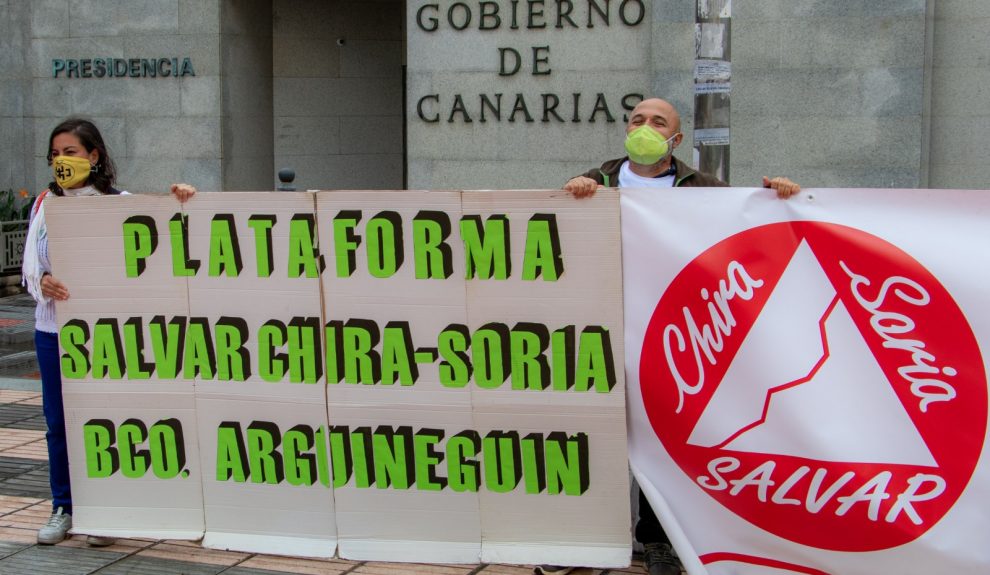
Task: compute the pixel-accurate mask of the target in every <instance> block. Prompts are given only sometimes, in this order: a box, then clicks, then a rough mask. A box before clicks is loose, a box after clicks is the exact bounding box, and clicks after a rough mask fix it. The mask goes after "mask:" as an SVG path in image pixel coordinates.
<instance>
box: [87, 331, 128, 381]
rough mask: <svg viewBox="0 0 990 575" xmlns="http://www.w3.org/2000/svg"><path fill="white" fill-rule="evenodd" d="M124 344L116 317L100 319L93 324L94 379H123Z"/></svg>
mask: <svg viewBox="0 0 990 575" xmlns="http://www.w3.org/2000/svg"><path fill="white" fill-rule="evenodd" d="M124 369H125V367H124V344H123V343H121V341H120V331H119V330H118V329H117V320H116V319H100V320H97V321H96V324H95V325H94V326H93V379H103V378H104V377H109V378H110V379H123V377H124Z"/></svg>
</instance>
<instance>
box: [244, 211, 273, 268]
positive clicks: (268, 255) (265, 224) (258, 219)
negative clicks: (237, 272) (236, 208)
mask: <svg viewBox="0 0 990 575" xmlns="http://www.w3.org/2000/svg"><path fill="white" fill-rule="evenodd" d="M275 220H276V218H275V214H266V215H253V216H251V217H250V218H248V227H249V228H251V229H252V230H254V254H255V259H256V260H257V263H258V277H259V278H267V277H271V275H272V271H274V266H275V255H274V253H273V252H272V228H273V227H275Z"/></svg>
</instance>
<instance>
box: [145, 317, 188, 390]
mask: <svg viewBox="0 0 990 575" xmlns="http://www.w3.org/2000/svg"><path fill="white" fill-rule="evenodd" d="M148 332H149V333H150V334H151V350H152V352H153V353H154V356H155V371H156V372H157V373H158V377H160V378H162V379H175V378H176V377H177V375H178V373H179V364H180V363H181V362H182V355H183V350H184V349H185V340H186V318H185V317H182V316H176V317H174V318H172V321H170V322H168V326H167V327H166V326H165V317H164V316H160V315H158V316H155V317H154V318H152V320H151V323H150V324H148Z"/></svg>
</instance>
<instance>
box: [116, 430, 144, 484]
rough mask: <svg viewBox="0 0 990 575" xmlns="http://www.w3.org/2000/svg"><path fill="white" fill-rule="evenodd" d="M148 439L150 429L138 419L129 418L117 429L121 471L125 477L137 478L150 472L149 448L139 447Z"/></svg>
mask: <svg viewBox="0 0 990 575" xmlns="http://www.w3.org/2000/svg"><path fill="white" fill-rule="evenodd" d="M147 440H148V429H147V428H146V427H145V426H144V423H143V422H142V421H140V420H137V419H128V420H127V421H125V422H124V423H122V424H121V425H120V429H118V430H117V441H118V442H119V443H120V452H119V453H120V472H121V473H122V474H123V475H124V477H129V478H131V479H137V478H138V477H144V474H145V473H147V472H148V450H147V449H137V446H138V445H141V444H142V443H144V442H145V441H147Z"/></svg>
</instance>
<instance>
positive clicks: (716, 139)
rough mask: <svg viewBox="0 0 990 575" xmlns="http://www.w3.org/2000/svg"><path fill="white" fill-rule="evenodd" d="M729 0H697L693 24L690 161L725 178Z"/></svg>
mask: <svg viewBox="0 0 990 575" xmlns="http://www.w3.org/2000/svg"><path fill="white" fill-rule="evenodd" d="M731 17H732V0H697V11H696V13H695V25H694V47H695V60H694V163H695V165H696V166H698V169H700V170H701V171H702V172H705V173H709V174H712V175H714V176H717V177H718V178H719V179H721V180H723V181H725V182H728V181H729V95H730V92H731V90H732V62H731V60H732V59H731V57H730V56H731V53H730V49H729V47H730V41H729V40H730V37H731V35H730V23H731Z"/></svg>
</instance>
